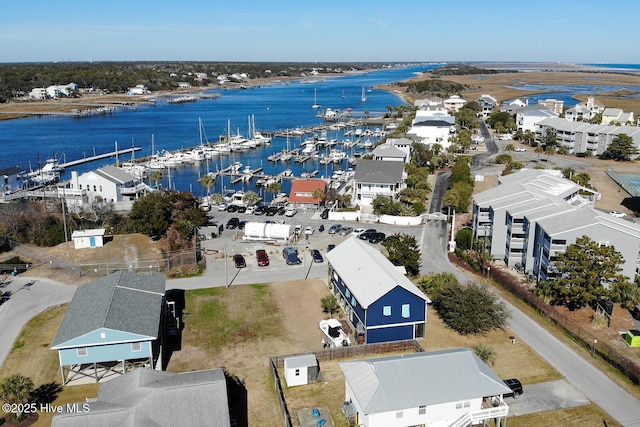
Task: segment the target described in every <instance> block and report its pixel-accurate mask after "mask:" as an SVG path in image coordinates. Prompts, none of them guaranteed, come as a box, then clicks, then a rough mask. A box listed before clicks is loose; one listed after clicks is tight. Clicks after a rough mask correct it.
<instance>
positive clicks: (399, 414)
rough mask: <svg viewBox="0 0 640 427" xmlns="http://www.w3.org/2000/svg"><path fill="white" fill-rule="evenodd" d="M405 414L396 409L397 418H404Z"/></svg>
mask: <svg viewBox="0 0 640 427" xmlns="http://www.w3.org/2000/svg"><path fill="white" fill-rule="evenodd" d="M403 416H404V414H403V413H402V411H396V419H398V418H402V417H403Z"/></svg>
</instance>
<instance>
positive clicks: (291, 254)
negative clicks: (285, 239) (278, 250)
mask: <svg viewBox="0 0 640 427" xmlns="http://www.w3.org/2000/svg"><path fill="white" fill-rule="evenodd" d="M282 257H283V258H284V260H285V262H286V263H287V265H294V264H302V261H300V258H298V251H297V250H296V248H294V247H293V246H285V247H284V249H282Z"/></svg>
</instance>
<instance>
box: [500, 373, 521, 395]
mask: <svg viewBox="0 0 640 427" xmlns="http://www.w3.org/2000/svg"><path fill="white" fill-rule="evenodd" d="M503 381H504V383H505V384H506V385H507V387H509V388H510V389H511V392H510V393H505V394H504V397H513V398H514V399H517V398H518V396H520V395H521V394H522V393H523V389H522V383H521V382H520V380H517V379H515V378H510V379H508V380H503Z"/></svg>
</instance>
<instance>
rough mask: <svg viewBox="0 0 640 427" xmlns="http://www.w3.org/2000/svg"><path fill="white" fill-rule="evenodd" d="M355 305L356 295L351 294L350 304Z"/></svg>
mask: <svg viewBox="0 0 640 427" xmlns="http://www.w3.org/2000/svg"><path fill="white" fill-rule="evenodd" d="M355 305H356V297H354V296H352V297H351V306H352V307H355Z"/></svg>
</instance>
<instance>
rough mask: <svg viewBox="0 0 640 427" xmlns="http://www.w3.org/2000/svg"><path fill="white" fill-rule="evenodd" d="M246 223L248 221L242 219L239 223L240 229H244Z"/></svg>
mask: <svg viewBox="0 0 640 427" xmlns="http://www.w3.org/2000/svg"><path fill="white" fill-rule="evenodd" d="M245 225H247V221H244V220H243V221H240V222H239V223H238V228H239V229H240V230H244V226H245Z"/></svg>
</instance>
